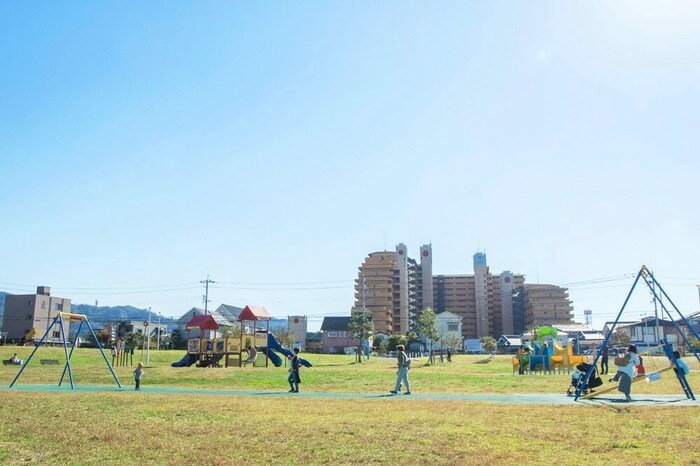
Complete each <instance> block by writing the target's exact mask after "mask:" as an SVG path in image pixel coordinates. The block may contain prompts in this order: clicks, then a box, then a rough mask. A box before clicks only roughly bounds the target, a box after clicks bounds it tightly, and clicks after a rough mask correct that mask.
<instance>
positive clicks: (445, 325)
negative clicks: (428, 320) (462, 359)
mask: <svg viewBox="0 0 700 466" xmlns="http://www.w3.org/2000/svg"><path fill="white" fill-rule="evenodd" d="M435 317H436V319H435V320H436V323H437V333H438V335H439V339H438V341H437V342H435V343H434V344H433V350H434V351H440V350H442V349H443V348H448V347H450V346H452V345H449V344H448V343H447V341H448V340H450V339H455V340H456V339H459V345H457V346H456V347H452V348H451V349H453V350H456V349H462V316H460V315H457V314H455V313H454V312H450V311H442V312H439V313H438V314H437V315H436V316H435Z"/></svg>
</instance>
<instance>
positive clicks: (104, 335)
mask: <svg viewBox="0 0 700 466" xmlns="http://www.w3.org/2000/svg"><path fill="white" fill-rule="evenodd" d="M95 336H96V337H97V341H99V342H100V345H102V347H103V348H104V347H106V346H107V344H108V343H109V341H110V340H111V339H112V333H111V332H109V331H107V330H100V331H99V332H96V333H95Z"/></svg>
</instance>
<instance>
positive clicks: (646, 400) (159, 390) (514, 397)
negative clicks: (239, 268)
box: [0, 384, 700, 407]
mask: <svg viewBox="0 0 700 466" xmlns="http://www.w3.org/2000/svg"><path fill="white" fill-rule="evenodd" d="M8 391H9V392H11V391H31V392H66V393H94V392H124V393H132V392H134V393H135V391H134V389H133V388H132V387H130V386H125V387H123V388H119V387H117V386H116V385H76V386H75V389H73V390H71V388H70V384H64V386H62V387H59V386H57V385H15V386H14V387H13V388H9V387H7V386H4V387H0V392H8ZM149 393H150V394H172V395H224V396H257V397H269V398H288V397H299V398H326V399H355V400H357V399H365V400H372V399H391V400H396V402H397V403H400V402H403V401H410V400H412V401H417V400H445V401H467V402H470V401H471V402H485V403H499V404H528V405H574V404H577V405H592V406H600V405H614V406H618V407H622V406H694V407H700V402H698V401H693V400H689V399H687V398H685V396H684V395H639V396H638V397H635V398H634V401H632V402H629V403H627V402H625V401H624V399H623V397H622V395H619V396H617V395H609V396H600V397H595V398H590V399H587V400H584V399H579V400H578V401H574V397H569V396H566V395H564V394H561V395H560V394H550V393H527V394H476V393H474V394H471V393H418V392H417V393H413V394H412V395H392V394H390V393H388V392H386V393H338V392H313V391H312V392H301V393H287V392H286V391H260V390H226V389H205V388H186V387H165V386H154V385H147V386H144V387H143V388H142V390H141V392H139V393H138V395H139V396H147V395H148V394H149Z"/></svg>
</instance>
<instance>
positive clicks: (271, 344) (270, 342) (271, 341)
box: [262, 333, 311, 367]
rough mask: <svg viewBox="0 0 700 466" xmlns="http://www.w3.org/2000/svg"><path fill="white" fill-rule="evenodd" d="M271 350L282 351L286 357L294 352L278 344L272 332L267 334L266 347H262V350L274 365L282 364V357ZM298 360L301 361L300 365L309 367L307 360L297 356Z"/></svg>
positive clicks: (289, 356) (291, 355) (292, 355)
mask: <svg viewBox="0 0 700 466" xmlns="http://www.w3.org/2000/svg"><path fill="white" fill-rule="evenodd" d="M271 350H273V351H277V352H278V353H282V354H283V355H285V356H286V357H288V358H291V357H294V353H292V352H291V351H289V350H288V349H287V348H285V347H284V346H282V345H280V342H279V341H277V338H275V336H274V335H273V334H272V333H268V334H267V348H263V350H262V351H263V352H264V353H265V354H267V357H268V358H270V361H272V364H274V365H275V367H280V366H281V365H282V359H281V358H280V357H279V356H277V355H276V354H275V353H273V352H272V351H271ZM299 362H300V363H301V365H302V366H304V367H311V363H310V362H309V361H307V360H306V359H302V358H299Z"/></svg>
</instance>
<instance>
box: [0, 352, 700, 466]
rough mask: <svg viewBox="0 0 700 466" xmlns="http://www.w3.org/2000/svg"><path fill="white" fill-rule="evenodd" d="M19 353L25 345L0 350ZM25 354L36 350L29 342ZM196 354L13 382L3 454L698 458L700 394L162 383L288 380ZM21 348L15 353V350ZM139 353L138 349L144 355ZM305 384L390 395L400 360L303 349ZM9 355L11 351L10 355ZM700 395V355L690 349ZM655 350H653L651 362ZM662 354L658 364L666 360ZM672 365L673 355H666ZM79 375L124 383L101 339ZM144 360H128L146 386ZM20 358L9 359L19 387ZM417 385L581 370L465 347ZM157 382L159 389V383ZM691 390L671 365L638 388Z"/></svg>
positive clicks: (419, 373)
mask: <svg viewBox="0 0 700 466" xmlns="http://www.w3.org/2000/svg"><path fill="white" fill-rule="evenodd" d="M0 348H5V349H7V350H8V351H9V352H10V354H9V355H11V352H13V351H14V350H15V348H13V347H0ZM17 349H18V350H20V351H18V353H20V357H22V358H26V356H28V353H29V350H30V349H27V348H17ZM183 354H184V352H182V351H179V352H176V351H171V352H167V351H161V352H155V351H153V352H151V358H150V363H149V364H148V367H147V368H146V373H145V377H144V381H143V384H144V386H145V388H146V390H145V391H143V392H134V391H132V390H129V391H122V392H120V391H107V392H79V391H77V392H70V391H60V392H55V391H54V392H35V391H24V390H3V391H2V394H3V397H4V403H3V404H2V405H0V415H1V416H2V419H3V420H4V422H3V423H1V424H0V425H1V426H2V427H0V463H2V464H114V465H117V464H136V463H139V462H141V463H148V464H191V463H198V464H222V465H223V464H227V465H228V464H369V463H376V464H396V463H416V464H420V463H423V464H482V463H483V464H488V463H491V464H507V463H519V464H549V463H555V462H565V463H566V464H583V463H593V464H603V463H604V464H612V465H618V464H619V465H622V464H697V463H698V458H700V446H698V442H697V433H698V432H699V431H700V430H699V429H700V411H698V409H697V407H698V405H695V404H693V405H691V406H687V405H686V406H684V407H678V406H673V405H663V404H662V405H660V406H654V407H649V406H634V405H615V406H612V405H603V406H591V405H585V404H574V405H566V406H553V405H501V404H497V403H488V402H471V401H469V402H467V401H454V400H439V399H434V400H433V399H409V397H401V398H400V400H401V402H400V403H399V402H397V401H398V398H392V397H386V398H384V397H381V398H376V399H366V398H363V399H360V398H358V399H354V398H351V397H349V398H343V399H328V398H313V397H310V398H306V397H295V396H294V395H286V394H285V395H280V396H275V397H259V396H240V395H237V396H226V395H218V396H212V395H207V394H206V391H204V392H200V393H197V394H166V393H160V392H158V391H157V390H155V387H193V388H204V389H206V388H212V389H214V388H216V389H224V388H227V389H241V390H262V391H277V392H282V391H285V390H286V375H287V371H286V369H285V368H274V367H269V368H251V367H248V368H244V369H241V368H224V369H218V368H196V367H189V368H172V367H170V365H169V364H170V363H171V362H173V361H177V360H179V359H180V358H181V357H182V355H183ZM9 355H8V356H9ZM135 356H136V358H135V362H136V359H138V356H139V355H138V354H137V355H135ZM304 356H305V357H306V358H308V359H309V360H310V361H311V362H312V363H313V364H314V367H313V368H309V369H304V370H303V374H302V377H303V383H302V390H303V391H305V392H309V391H332V392H342V393H378V394H380V393H381V394H383V393H386V391H387V390H388V389H389V388H391V387H392V386H393V383H394V380H395V368H394V361H393V360H389V359H381V358H373V359H372V360H370V361H369V362H368V363H362V364H354V363H353V362H352V361H353V359H352V357H351V356H330V355H304ZM3 357H5V355H3ZM61 357H62V349H59V348H41V349H40V350H39V352H38V353H37V356H36V358H37V361H35V362H32V363H31V364H30V365H29V366H28V367H27V369H26V370H25V372H24V374H23V375H22V377H21V379H20V380H19V382H18V383H19V384H21V385H27V384H56V383H57V382H58V378H59V377H60V374H61V371H62V366H60V365H59V366H43V365H40V364H39V361H38V359H48V358H53V359H60V358H61ZM686 360H687V362H688V363H689V365H690V367H691V370H692V371H691V374H690V376H689V381H690V384H691V386H692V387H693V388H694V390H695V391H696V392H700V376H699V375H698V374H699V373H700V364H699V363H698V362H697V361H694V360H692V361H691V359H690V358H686ZM645 361H647V359H645ZM650 362H651V361H649V362H647V370H648V371H651V370H653V366H652V364H650ZM657 364H658V365H659V366H661V365H662V364H663V362H662V361H661V360H659V362H658V363H657ZM72 366H73V372H74V376H75V383H76V385H78V386H80V385H81V384H84V385H93V384H112V385H114V382H113V380H112V379H111V375H110V373H109V371H108V370H107V368H106V367H105V365H104V362H103V361H102V360H101V358H100V357H99V355H98V354H97V353H96V351H95V350H88V349H81V350H77V351H76V354H75V355H74V357H73V360H72ZM131 371H132V368H130V367H124V368H116V372H117V374H118V376H119V378H120V379H121V381H122V383H123V384H124V385H125V386H129V387H133V380H132V378H131ZM16 373H17V367H16V366H15V367H13V366H2V367H1V368H0V384H3V385H5V386H7V385H9V384H10V382H11V381H12V379H13V378H14V376H15V375H16ZM410 377H411V383H412V384H413V390H414V391H415V393H416V394H421V395H422V394H430V393H435V394H441V393H442V394H444V393H486V394H487V393H504V394H507V393H553V394H561V395H562V396H564V392H565V390H566V388H567V386H568V384H569V375H567V374H561V375H527V376H518V375H517V374H516V375H513V374H512V368H511V363H510V358H509V357H506V356H498V357H496V358H495V359H493V360H489V359H487V358H485V357H484V356H461V355H459V356H456V357H455V358H454V362H453V363H450V364H448V363H444V364H436V365H434V366H425V360H416V361H415V363H414V367H413V368H412V369H411V373H410ZM149 389H153V392H151V393H149V391H148V390H149ZM642 393H649V394H654V393H656V394H676V395H680V394H681V393H682V392H681V390H680V387H679V386H678V383H677V381H675V379H674V378H673V377H672V374H670V375H669V374H668V373H666V374H664V377H663V378H662V380H661V381H659V382H654V383H646V382H640V383H637V384H635V385H634V387H633V394H642Z"/></svg>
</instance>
